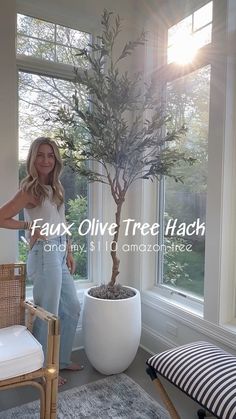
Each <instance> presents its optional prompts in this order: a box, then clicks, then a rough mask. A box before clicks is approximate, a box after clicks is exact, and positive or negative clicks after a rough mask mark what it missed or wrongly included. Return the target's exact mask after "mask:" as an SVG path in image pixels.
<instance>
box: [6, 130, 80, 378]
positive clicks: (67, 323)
mask: <svg viewBox="0 0 236 419" xmlns="http://www.w3.org/2000/svg"><path fill="white" fill-rule="evenodd" d="M61 169H62V161H61V157H60V153H59V150H58V147H57V145H56V143H55V142H54V141H53V140H51V139H50V138H47V137H40V138H37V139H36V140H35V141H34V142H33V143H32V144H31V147H30V149H29V153H28V158H27V176H26V177H25V179H23V181H22V182H21V187H20V190H19V191H18V192H17V194H16V195H15V196H14V197H13V198H12V199H11V200H10V201H9V202H7V203H6V204H5V205H3V206H2V207H1V208H0V227H4V228H9V229H20V230H22V229H25V230H28V231H27V233H28V239H29V243H30V250H29V254H28V259H27V275H28V278H29V280H31V281H32V282H33V297H34V302H35V304H36V305H40V306H41V307H43V308H44V309H45V310H47V311H50V312H51V313H53V314H56V315H59V317H60V323H61V343H60V358H59V362H60V369H61V370H63V369H68V370H72V371H79V370H81V369H83V366H81V365H77V364H74V363H71V361H70V356H71V350H72V345H73V340H74V335H75V331H76V326H77V323H78V319H79V313H80V306H79V301H78V298H77V295H76V289H75V285H74V281H73V278H72V276H71V274H73V273H74V271H75V263H74V259H73V256H72V253H71V249H70V244H69V242H68V243H66V238H65V234H64V233H65V228H63V225H64V226H65V224H66V221H65V206H64V191H63V187H62V185H61V182H60V180H59V176H60V173H61ZM23 208H24V215H25V221H18V220H16V219H14V216H15V215H17V214H18V213H19V212H20V211H21V210H22V209H23ZM36 220H37V221H36ZM35 226H36V227H37V228H35ZM45 226H49V228H48V229H47V230H46V231H47V233H48V234H47V236H46V235H45ZM32 227H33V228H32ZM50 227H51V228H50ZM33 333H34V335H35V337H36V338H37V339H38V340H39V342H40V343H41V344H42V346H43V348H44V351H45V346H46V328H45V325H44V324H43V323H42V321H41V320H40V319H36V321H35V322H34V330H33ZM65 382H66V380H64V379H63V378H62V377H59V385H62V384H64V383H65Z"/></svg>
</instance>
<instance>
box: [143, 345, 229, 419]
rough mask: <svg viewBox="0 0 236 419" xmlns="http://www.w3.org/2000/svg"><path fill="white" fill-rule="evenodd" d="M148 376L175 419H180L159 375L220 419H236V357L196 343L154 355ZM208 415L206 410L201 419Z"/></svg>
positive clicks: (150, 360)
mask: <svg viewBox="0 0 236 419" xmlns="http://www.w3.org/2000/svg"><path fill="white" fill-rule="evenodd" d="M147 365H148V366H149V368H148V369H147V373H148V374H149V375H150V376H151V378H152V379H153V380H155V381H156V385H157V388H158V390H159V392H160V396H161V397H162V399H163V401H164V403H165V405H166V407H167V409H168V411H169V412H170V415H171V418H179V415H178V413H177V411H176V410H175V408H174V406H173V404H172V402H171V401H170V399H169V397H168V394H167V393H166V391H165V389H164V387H163V386H162V384H161V383H160V381H159V380H158V377H157V374H160V375H161V376H162V377H164V378H166V379H167V380H168V381H169V382H171V383H172V384H174V385H175V386H176V387H178V389H180V390H182V391H183V392H184V393H185V394H187V395H188V396H189V397H191V398H192V399H193V400H195V401H196V402H197V403H199V404H200V405H201V406H202V407H204V409H206V410H207V411H208V412H210V413H211V414H213V415H214V416H215V417H216V418H219V419H236V357H235V356H233V355H231V354H229V353H228V352H225V351H223V350H222V349H220V348H218V347H216V346H214V345H212V344H211V343H208V342H194V343H191V344H187V345H183V346H180V347H177V348H174V349H170V350H168V351H165V352H162V353H160V354H158V355H154V356H152V357H151V358H149V359H148V360H147ZM205 416H207V413H206V412H205V411H203V410H202V409H201V410H199V412H198V417H199V418H204V417H205Z"/></svg>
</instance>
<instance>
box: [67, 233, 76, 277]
mask: <svg viewBox="0 0 236 419" xmlns="http://www.w3.org/2000/svg"><path fill="white" fill-rule="evenodd" d="M66 250H67V257H66V263H67V266H68V269H69V271H70V273H71V274H72V275H73V274H74V273H75V268H76V266H75V261H74V258H73V254H72V249H71V241H70V239H69V238H67V249H66Z"/></svg>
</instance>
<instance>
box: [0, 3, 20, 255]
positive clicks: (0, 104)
mask: <svg viewBox="0 0 236 419" xmlns="http://www.w3.org/2000/svg"><path fill="white" fill-rule="evenodd" d="M0 52H1V65H0V127H1V140H0V144H1V153H0V205H2V204H3V203H4V202H5V201H6V200H8V199H10V197H11V196H12V195H13V194H14V193H15V192H16V190H17V187H18V185H17V177H18V160H17V153H18V152H17V141H16V138H17V134H16V127H17V123H16V118H17V117H16V107H17V102H16V97H17V96H16V94H17V84H16V83H17V82H16V60H15V1H14V0H8V1H7V2H4V6H2V5H1V9H0ZM16 242H17V236H16V234H15V232H13V231H11V232H9V231H7V230H3V229H2V230H1V229H0V262H2V263H3V262H4V263H7V262H14V261H15V258H16Z"/></svg>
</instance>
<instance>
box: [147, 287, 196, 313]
mask: <svg viewBox="0 0 236 419" xmlns="http://www.w3.org/2000/svg"><path fill="white" fill-rule="evenodd" d="M142 295H143V297H144V298H148V299H149V300H150V302H151V303H152V304H153V303H154V304H158V307H160V308H164V307H169V310H172V311H173V312H174V313H176V310H177V311H179V313H181V316H183V315H184V314H187V315H189V314H192V315H193V316H197V317H199V318H203V303H202V301H200V300H197V299H192V298H191V297H186V296H185V295H184V294H183V293H181V292H178V291H173V290H171V289H167V288H164V287H154V288H152V289H151V290H147V291H144V292H143V293H142Z"/></svg>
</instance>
